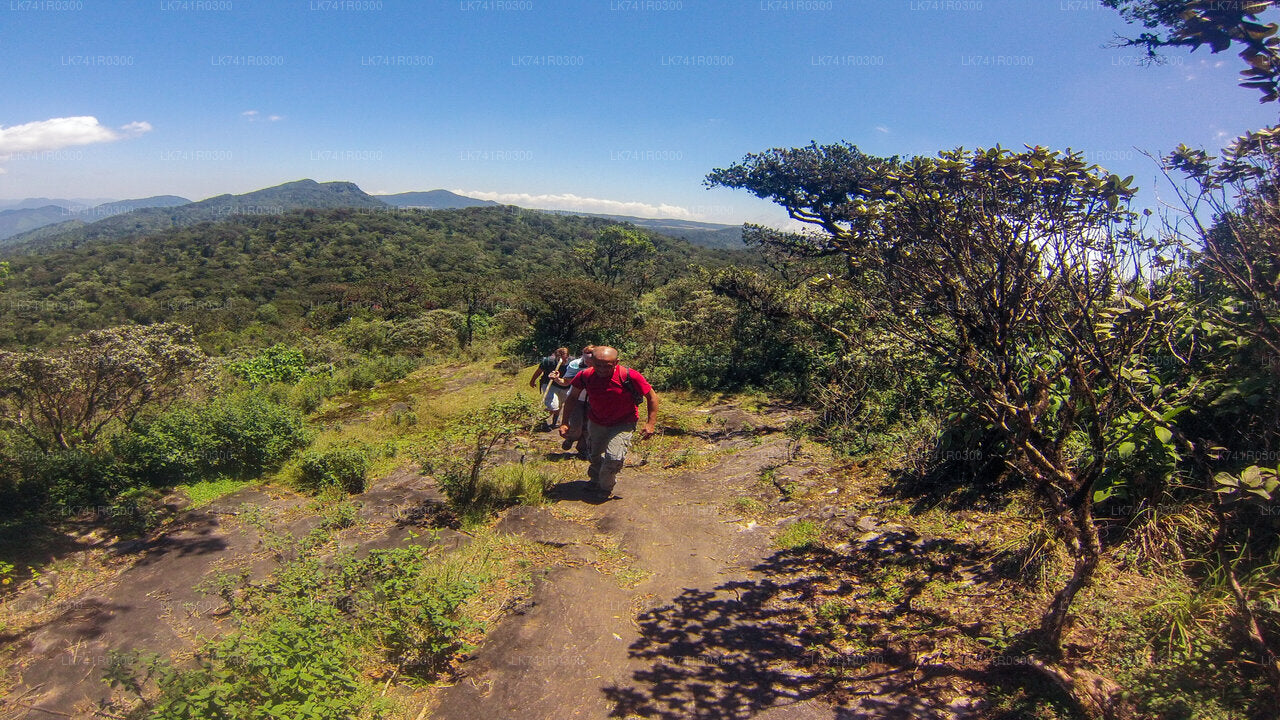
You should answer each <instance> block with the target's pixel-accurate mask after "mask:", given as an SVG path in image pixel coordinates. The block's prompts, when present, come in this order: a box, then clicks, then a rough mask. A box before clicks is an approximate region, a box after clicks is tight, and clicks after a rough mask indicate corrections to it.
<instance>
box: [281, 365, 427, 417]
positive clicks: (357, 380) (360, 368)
mask: <svg viewBox="0 0 1280 720" xmlns="http://www.w3.org/2000/svg"><path fill="white" fill-rule="evenodd" d="M418 362H419V361H418V360H416V359H414V358H411V357H405V356H401V355H382V356H378V357H372V358H366V359H364V360H361V361H359V362H357V363H355V364H353V365H348V366H346V367H343V368H338V369H334V370H331V371H329V372H327V373H325V374H316V375H313V376H311V377H308V378H305V379H303V380H302V381H301V382H299V383H298V384H297V385H295V386H294V387H293V388H292V389H291V391H290V393H289V402H290V404H292V405H293V406H294V407H296V408H298V409H299V410H301V411H302V412H304V413H313V412H315V411H316V410H319V409H320V405H321V404H323V403H324V401H325V399H327V398H331V397H334V396H335V395H342V394H343V393H346V392H349V391H351V390H368V389H369V388H372V387H373V386H375V385H377V384H378V383H384V382H391V381H393V380H399V379H401V378H403V377H405V376H406V375H408V374H409V373H411V372H413V371H414V370H415V369H417V367H418Z"/></svg>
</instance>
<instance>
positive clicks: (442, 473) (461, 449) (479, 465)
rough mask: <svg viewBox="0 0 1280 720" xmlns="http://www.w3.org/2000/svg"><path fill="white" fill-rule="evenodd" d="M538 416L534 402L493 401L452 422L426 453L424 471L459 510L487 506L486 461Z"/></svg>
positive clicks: (523, 399)
mask: <svg viewBox="0 0 1280 720" xmlns="http://www.w3.org/2000/svg"><path fill="white" fill-rule="evenodd" d="M538 412H539V409H538V406H537V404H536V403H535V401H534V400H532V399H531V398H529V397H526V396H524V395H517V396H516V397H515V398H512V399H510V400H494V401H491V402H490V403H489V404H488V405H487V406H486V407H484V408H483V409H481V410H479V411H477V412H472V413H470V414H468V415H466V416H464V417H461V418H458V419H457V420H454V421H451V422H450V423H449V425H448V428H447V430H446V431H445V432H444V433H443V434H441V435H439V436H437V437H436V438H435V439H434V440H433V441H432V442H431V443H430V444H429V446H428V447H425V448H423V449H422V451H421V453H420V456H421V458H422V464H423V470H424V471H425V472H426V473H427V474H430V475H433V476H434V477H435V479H436V482H438V483H439V484H440V488H441V489H442V490H444V493H445V495H447V496H448V497H449V502H451V503H452V504H453V505H454V506H455V507H457V508H461V509H466V508H469V507H471V506H473V505H477V504H483V503H485V502H486V500H487V498H486V497H485V492H486V491H485V486H484V483H483V482H482V471H483V470H484V465H485V462H486V460H488V458H489V457H490V455H492V453H493V451H494V450H496V449H497V448H498V446H499V445H501V444H502V443H503V442H505V441H507V440H509V439H511V437H512V436H514V435H515V434H516V432H518V431H519V430H520V429H522V428H529V427H532V426H533V424H534V422H535V421H536V418H537V417H538Z"/></svg>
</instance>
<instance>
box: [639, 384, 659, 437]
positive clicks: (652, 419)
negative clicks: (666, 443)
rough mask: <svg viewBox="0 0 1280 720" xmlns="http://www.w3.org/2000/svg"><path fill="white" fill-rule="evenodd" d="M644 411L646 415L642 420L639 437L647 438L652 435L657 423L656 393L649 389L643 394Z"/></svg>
mask: <svg viewBox="0 0 1280 720" xmlns="http://www.w3.org/2000/svg"><path fill="white" fill-rule="evenodd" d="M644 400H645V410H647V411H648V414H647V415H646V416H645V419H644V427H643V428H641V429H640V437H649V436H650V435H653V432H654V429H655V427H656V425H657V422H658V404H659V403H658V393H656V392H654V391H653V388H649V392H647V393H645V394H644Z"/></svg>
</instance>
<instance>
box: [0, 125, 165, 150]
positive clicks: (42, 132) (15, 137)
mask: <svg viewBox="0 0 1280 720" xmlns="http://www.w3.org/2000/svg"><path fill="white" fill-rule="evenodd" d="M150 130H151V125H150V123H146V122H131V123H129V124H128V125H125V126H124V127H122V128H120V131H116V130H112V129H111V128H109V127H106V126H105V125H102V124H101V123H99V122H98V118H96V117H92V116H88V115H85V116H82V117H65V118H51V119H49V120H37V121H35V122H29V123H26V124H24V125H11V126H9V127H3V126H0V158H3V157H8V156H11V155H13V154H15V153H25V152H43V151H46V150H59V149H61V148H65V147H73V146H76V145H92V144H94V143H103V142H113V141H116V140H119V139H121V138H124V137H131V136H137V135H141V134H142V133H145V132H149V131H150Z"/></svg>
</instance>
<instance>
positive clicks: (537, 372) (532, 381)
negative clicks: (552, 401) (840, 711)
mask: <svg viewBox="0 0 1280 720" xmlns="http://www.w3.org/2000/svg"><path fill="white" fill-rule="evenodd" d="M541 374H542V366H541V365H539V366H538V369H537V370H534V371H533V377H531V378H529V387H537V386H538V376H539V375H541Z"/></svg>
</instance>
